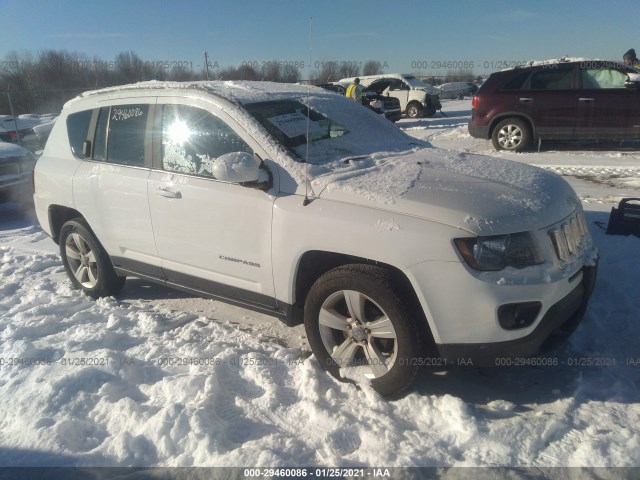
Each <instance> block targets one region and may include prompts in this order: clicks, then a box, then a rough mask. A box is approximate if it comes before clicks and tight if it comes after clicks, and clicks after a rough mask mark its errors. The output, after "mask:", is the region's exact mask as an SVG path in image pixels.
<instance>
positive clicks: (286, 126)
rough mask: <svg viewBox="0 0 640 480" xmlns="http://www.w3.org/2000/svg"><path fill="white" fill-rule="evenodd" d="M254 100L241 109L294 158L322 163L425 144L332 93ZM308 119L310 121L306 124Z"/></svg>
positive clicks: (352, 102) (378, 116)
mask: <svg viewBox="0 0 640 480" xmlns="http://www.w3.org/2000/svg"><path fill="white" fill-rule="evenodd" d="M306 102H307V99H286V100H274V101H268V102H257V103H250V104H246V105H244V108H245V109H246V110H247V111H248V112H249V113H250V114H251V115H252V116H253V117H254V118H255V119H256V120H257V121H258V122H259V123H260V124H261V125H262V126H263V127H264V128H265V129H266V130H267V131H268V132H269V133H270V134H271V135H272V137H273V138H274V140H275V141H276V142H277V143H278V144H279V145H281V146H283V147H284V148H286V149H287V150H288V151H289V152H290V153H291V154H292V155H293V157H294V158H295V159H296V160H297V161H301V162H303V161H304V160H305V158H306V155H307V128H308V129H309V136H308V138H309V149H308V150H309V163H311V164H314V165H320V164H326V163H330V162H333V161H338V160H345V159H348V158H353V157H365V156H368V155H371V154H373V153H377V152H400V151H406V150H410V149H413V148H416V147H417V146H425V144H424V142H420V141H416V139H414V138H412V137H409V136H408V135H406V134H405V133H403V132H402V131H400V129H398V128H397V127H396V126H395V125H393V123H391V122H390V121H389V120H386V119H385V118H383V117H382V116H380V115H378V114H376V113H374V112H372V111H371V110H369V109H367V108H365V107H363V106H362V105H359V104H357V103H356V102H354V101H352V100H348V99H346V98H342V97H339V96H336V95H331V96H312V97H310V98H309V102H310V106H311V108H310V109H309V108H308V107H307V105H306ZM307 123H308V126H307Z"/></svg>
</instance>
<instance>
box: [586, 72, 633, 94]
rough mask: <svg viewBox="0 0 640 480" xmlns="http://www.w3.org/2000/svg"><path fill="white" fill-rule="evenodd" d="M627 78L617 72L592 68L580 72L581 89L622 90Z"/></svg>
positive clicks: (625, 75)
mask: <svg viewBox="0 0 640 480" xmlns="http://www.w3.org/2000/svg"><path fill="white" fill-rule="evenodd" d="M628 78H629V77H628V76H627V74H625V73H623V72H619V71H618V70H611V69H609V68H593V69H584V70H582V88H587V89H592V88H624V82H625V81H627V79H628Z"/></svg>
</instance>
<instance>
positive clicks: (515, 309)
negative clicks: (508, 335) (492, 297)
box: [498, 302, 542, 330]
mask: <svg viewBox="0 0 640 480" xmlns="http://www.w3.org/2000/svg"><path fill="white" fill-rule="evenodd" d="M541 308H542V303H540V302H523V303H508V304H506V305H500V307H498V323H500V326H501V327H502V328H504V329H505V330H516V329H518V328H525V327H528V326H529V325H531V324H532V323H533V321H534V320H535V319H536V317H537V316H538V314H539V313H540V309H541Z"/></svg>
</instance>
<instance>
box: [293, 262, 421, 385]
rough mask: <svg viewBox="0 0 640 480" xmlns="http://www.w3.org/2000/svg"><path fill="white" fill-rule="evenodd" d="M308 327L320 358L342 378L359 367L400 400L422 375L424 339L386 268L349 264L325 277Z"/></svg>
mask: <svg viewBox="0 0 640 480" xmlns="http://www.w3.org/2000/svg"><path fill="white" fill-rule="evenodd" d="M304 325H305V330H306V333H307V338H308V339H309V344H310V345H311V350H312V351H313V353H314V354H315V356H316V358H317V359H318V361H319V362H320V364H321V365H322V366H323V367H324V368H325V369H326V370H327V371H328V372H329V373H331V375H333V376H334V377H336V378H337V379H339V380H343V381H344V379H343V378H342V377H341V376H340V369H341V368H346V367H353V368H354V371H355V372H356V373H358V374H359V375H361V376H364V377H366V378H368V379H369V380H370V381H371V386H372V387H373V388H374V389H375V390H376V391H378V392H379V393H380V394H382V395H384V396H397V395H399V394H400V393H402V392H403V391H404V390H405V389H407V388H408V387H409V386H410V385H411V383H412V382H413V380H414V378H415V376H416V374H417V372H418V365H417V364H418V362H416V361H415V358H416V357H418V356H419V354H420V351H421V337H420V335H419V334H418V329H417V328H416V325H415V324H414V323H413V322H412V321H411V317H410V316H409V314H408V313H407V310H406V309H405V307H404V305H403V303H402V301H401V300H400V298H399V297H398V296H397V295H396V294H395V292H394V291H393V289H392V287H391V283H390V279H389V276H388V274H387V272H386V270H384V269H383V268H380V267H377V266H372V265H343V266H340V267H336V268H334V269H333V270H330V271H328V272H327V273H325V274H324V275H322V276H321V277H320V278H319V279H318V280H316V282H315V283H314V284H313V286H312V287H311V290H310V291H309V295H308V296H307V300H306V303H305V308H304Z"/></svg>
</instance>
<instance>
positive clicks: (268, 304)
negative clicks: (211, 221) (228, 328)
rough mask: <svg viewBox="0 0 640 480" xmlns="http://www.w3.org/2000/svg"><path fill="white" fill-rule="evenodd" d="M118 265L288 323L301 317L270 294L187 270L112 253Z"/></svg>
mask: <svg viewBox="0 0 640 480" xmlns="http://www.w3.org/2000/svg"><path fill="white" fill-rule="evenodd" d="M111 261H112V263H113V266H114V269H115V270H116V273H118V274H119V275H127V276H133V277H139V278H143V279H145V280H148V281H150V282H153V283H157V284H160V285H164V286H166V287H170V288H175V289H176V290H182V291H184V292H187V293H191V294H193V295H197V296H199V297H205V298H212V299H214V300H220V301H222V302H225V303H229V304H231V305H236V306H238V307H242V308H246V309H248V310H253V311H255V312H259V313H264V314H265V315H269V316H272V317H276V318H278V319H279V320H281V321H282V322H284V323H285V324H286V325H287V326H290V327H292V326H295V325H298V324H299V323H301V322H300V320H299V319H297V316H296V311H295V308H294V307H293V306H292V305H289V304H287V303H284V302H281V301H278V300H276V299H275V298H273V297H270V296H268V295H262V294H259V293H255V292H250V291H247V290H243V289H241V288H237V287H230V286H229V285H224V284H221V283H217V282H213V281H210V280H203V279H201V278H197V277H193V276H191V275H186V274H183V273H178V272H173V271H167V270H165V269H162V268H161V267H158V266H154V265H148V264H145V263H142V262H137V261H133V260H130V259H125V258H119V257H111Z"/></svg>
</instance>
